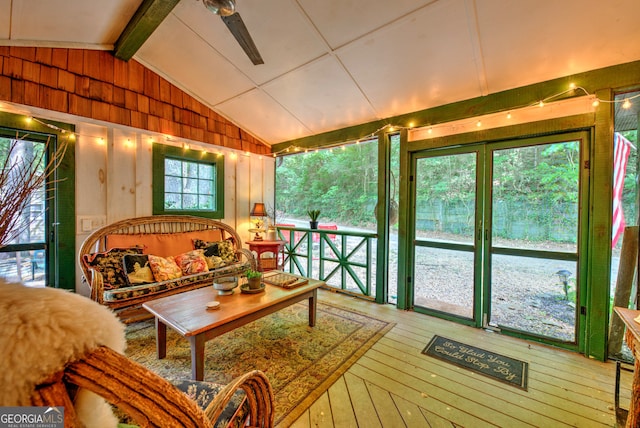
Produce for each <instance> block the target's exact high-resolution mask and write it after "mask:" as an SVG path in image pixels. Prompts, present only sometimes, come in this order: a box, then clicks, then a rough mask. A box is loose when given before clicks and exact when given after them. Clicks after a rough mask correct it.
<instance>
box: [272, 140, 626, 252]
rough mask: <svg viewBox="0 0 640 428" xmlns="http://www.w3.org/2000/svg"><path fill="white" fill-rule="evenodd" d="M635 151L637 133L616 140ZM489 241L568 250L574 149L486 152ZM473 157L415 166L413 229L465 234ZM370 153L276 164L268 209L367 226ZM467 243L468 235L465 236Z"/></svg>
mask: <svg viewBox="0 0 640 428" xmlns="http://www.w3.org/2000/svg"><path fill="white" fill-rule="evenodd" d="M622 134H623V135H624V136H625V137H626V138H627V139H628V140H629V141H631V142H632V143H633V144H634V145H635V146H636V147H638V143H637V132H636V131H629V132H623V133H622ZM391 150H392V154H391V157H390V169H391V184H390V194H391V198H392V199H393V200H394V201H395V202H396V203H397V202H398V199H397V198H398V186H399V177H400V171H399V138H398V137H392V144H391ZM491 156H492V158H491V159H490V161H491V163H492V176H491V180H492V181H491V185H492V187H491V192H492V202H493V205H492V211H493V220H492V221H493V224H492V226H493V232H494V236H495V237H501V238H502V237H504V238H514V239H529V240H533V241H540V240H551V241H557V242H568V243H574V244H575V240H576V238H577V233H576V232H577V227H578V223H577V219H578V211H577V210H578V209H579V204H580V200H579V195H580V192H579V188H578V185H579V176H580V167H581V157H580V151H579V142H577V141H569V142H562V143H554V144H544V145H536V146H526V147H519V148H509V149H500V150H495V151H493V152H491ZM637 156H638V153H637V150H631V154H630V158H629V162H628V166H627V175H626V180H625V186H624V191H623V208H624V213H625V217H626V218H627V219H634V218H636V215H637V214H636V208H635V198H636V192H637V189H636V184H635V177H636V169H637V162H638V160H637V159H638V157H637ZM476 162H477V155H476V154H475V153H463V154H459V155H449V156H432V157H428V158H421V159H418V160H417V165H418V167H417V176H416V177H415V180H416V201H415V209H416V222H417V225H418V229H419V230H429V231H438V232H444V233H456V234H465V235H467V234H473V231H474V228H475V224H474V218H475V210H476V200H475V198H476V192H477V186H478V184H477V183H476V180H477V177H476V168H475V164H476ZM377 186H378V147H377V143H376V142H363V143H360V144H353V145H350V146H346V147H345V149H341V148H338V149H333V150H332V151H330V150H320V151H317V152H309V153H304V154H297V155H292V156H285V157H283V158H279V159H278V163H277V168H276V206H277V208H278V211H279V212H281V213H282V214H283V216H286V217H293V218H299V219H302V218H304V217H306V216H307V215H308V213H307V207H314V208H315V207H317V208H319V209H321V211H322V216H323V220H324V219H327V221H334V222H339V223H341V224H345V225H351V226H357V227H370V226H373V225H375V207H376V205H377V202H378V200H377V191H378V187H377ZM471 236H472V235H471Z"/></svg>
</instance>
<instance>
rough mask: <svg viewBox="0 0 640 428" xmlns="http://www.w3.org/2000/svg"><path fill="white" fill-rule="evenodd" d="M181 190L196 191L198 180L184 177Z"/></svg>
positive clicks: (186, 191)
mask: <svg viewBox="0 0 640 428" xmlns="http://www.w3.org/2000/svg"><path fill="white" fill-rule="evenodd" d="M183 184H184V187H183V189H182V190H183V192H184V193H195V194H197V193H198V180H192V179H190V178H185V179H184V180H183Z"/></svg>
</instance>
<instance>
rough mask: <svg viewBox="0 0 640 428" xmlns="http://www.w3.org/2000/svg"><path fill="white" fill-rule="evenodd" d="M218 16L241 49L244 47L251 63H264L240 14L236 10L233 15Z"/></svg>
mask: <svg viewBox="0 0 640 428" xmlns="http://www.w3.org/2000/svg"><path fill="white" fill-rule="evenodd" d="M220 18H222V20H223V21H224V23H225V24H227V28H228V29H229V31H231V34H233V37H235V38H236V40H237V41H238V43H239V44H240V46H241V47H242V49H244V51H245V53H246V54H247V56H248V57H249V59H250V60H251V62H252V63H253V65H258V64H264V60H263V59H262V56H260V52H258V48H257V47H256V45H255V43H253V39H252V38H251V35H250V34H249V30H247V27H246V25H244V21H243V20H242V18H240V14H239V13H238V12H236V13H234V14H233V15H229V16H221V17H220Z"/></svg>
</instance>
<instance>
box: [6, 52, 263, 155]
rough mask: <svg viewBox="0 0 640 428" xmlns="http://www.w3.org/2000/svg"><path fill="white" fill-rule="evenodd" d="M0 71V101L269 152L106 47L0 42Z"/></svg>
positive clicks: (162, 81) (260, 152) (147, 71)
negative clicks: (23, 44) (38, 45)
mask: <svg viewBox="0 0 640 428" xmlns="http://www.w3.org/2000/svg"><path fill="white" fill-rule="evenodd" d="M0 72H1V74H0V101H8V102H12V103H16V104H23V105H28V106H33V107H38V108H43V109H46V110H53V111H57V112H61V113H67V114H71V115H74V116H81V117H86V118H90V119H94V120H98V121H104V122H111V123H114V124H118V125H123V126H128V127H133V128H137V129H143V130H148V131H151V132H155V133H161V134H165V135H171V136H175V137H179V138H185V139H190V140H195V141H201V142H204V143H207V144H212V145H215V146H220V147H227V148H231V149H235V150H242V151H245V152H251V153H259V154H266V153H269V152H270V149H269V148H268V147H267V146H265V145H264V144H263V143H262V142H260V141H259V140H258V139H256V138H254V137H253V136H251V135H249V134H248V133H247V132H246V131H244V130H242V129H241V128H239V127H237V126H236V125H234V124H233V123H231V122H230V121H228V120H226V119H225V118H224V117H222V116H220V115H219V114H217V113H216V112H214V111H213V110H211V109H210V108H208V107H207V106H205V105H204V104H202V103H201V102H199V101H198V100H196V99H195V98H194V97H192V96H190V95H188V94H187V93H185V92H184V91H182V90H181V89H179V88H177V87H176V86H174V85H172V84H171V83H169V82H168V81H167V80H165V79H163V78H162V77H160V76H159V75H157V74H156V73H154V72H153V71H151V70H149V69H147V68H145V67H144V66H142V65H141V64H140V63H138V62H136V61H135V60H130V61H127V62H125V61H121V60H119V59H117V58H115V57H114V56H113V55H112V54H111V53H110V52H106V51H96V50H86V49H65V48H45V47H16V46H11V47H9V46H2V47H0Z"/></svg>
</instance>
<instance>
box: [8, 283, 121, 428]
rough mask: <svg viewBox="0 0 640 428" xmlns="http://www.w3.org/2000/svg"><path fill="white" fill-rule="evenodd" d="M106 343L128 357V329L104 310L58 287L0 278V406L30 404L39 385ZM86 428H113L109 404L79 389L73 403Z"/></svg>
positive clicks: (114, 421)
mask: <svg viewBox="0 0 640 428" xmlns="http://www.w3.org/2000/svg"><path fill="white" fill-rule="evenodd" d="M101 345H105V346H108V347H110V348H112V349H114V350H115V351H117V352H120V353H124V349H125V346H126V341H125V337H124V325H123V324H122V323H121V322H120V321H119V320H118V319H117V317H116V316H115V315H114V314H113V313H112V312H111V311H110V310H109V309H107V308H106V307H104V306H102V305H100V304H98V303H96V302H94V301H92V300H90V299H88V298H86V297H83V296H81V295H78V294H74V293H71V292H69V291H64V290H59V289H54V288H30V287H25V286H23V285H21V284H10V283H6V282H4V281H3V280H1V279H0V350H2V352H0V367H2V370H0V406H28V405H29V402H30V401H29V397H30V395H31V392H32V391H33V390H34V387H35V385H37V384H38V383H40V382H42V381H43V380H45V379H46V378H47V377H49V376H50V375H52V374H53V373H56V372H57V371H59V370H61V369H62V368H63V367H64V365H65V364H66V363H68V362H70V361H73V360H76V359H78V358H79V357H80V356H82V355H84V354H85V353H87V352H88V351H90V350H92V349H95V348H96V347H98V346H101ZM75 407H76V411H77V413H78V417H79V418H80V420H81V421H82V422H83V423H84V425H85V426H87V427H115V426H116V425H117V420H116V418H115V417H114V415H113V413H112V412H111V408H110V407H109V406H108V405H107V404H106V402H105V401H104V400H103V399H102V398H101V397H98V396H96V395H95V394H93V393H91V392H89V391H86V390H84V391H80V392H79V394H78V396H77V398H76V403H75Z"/></svg>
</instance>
